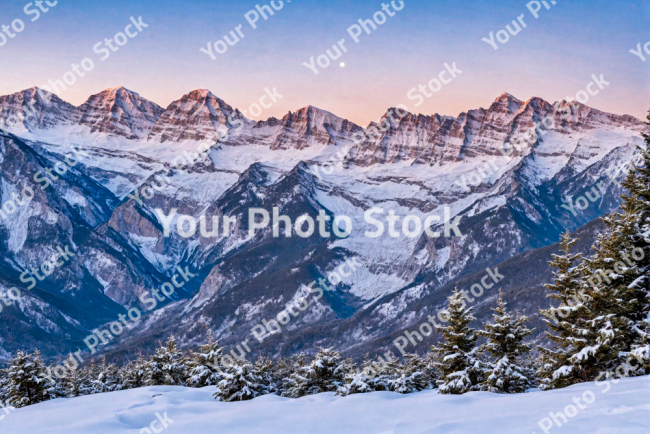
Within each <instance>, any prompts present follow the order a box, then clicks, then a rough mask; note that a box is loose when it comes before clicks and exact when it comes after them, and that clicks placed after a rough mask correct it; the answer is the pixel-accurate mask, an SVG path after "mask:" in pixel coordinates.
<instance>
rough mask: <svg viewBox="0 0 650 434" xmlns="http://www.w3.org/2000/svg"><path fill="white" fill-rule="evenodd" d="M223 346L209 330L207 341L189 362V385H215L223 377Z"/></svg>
mask: <svg viewBox="0 0 650 434" xmlns="http://www.w3.org/2000/svg"><path fill="white" fill-rule="evenodd" d="M222 354H223V348H220V347H219V342H217V341H215V340H214V338H213V336H212V331H211V330H209V329H208V330H207V343H206V344H205V345H203V346H202V347H201V348H199V351H198V352H196V353H192V354H191V355H190V357H189V360H188V362H187V367H188V378H187V385H188V386H190V387H204V386H214V385H216V384H217V383H219V381H221V380H222V379H223V376H222V375H221V373H220V371H222V368H221V367H220V365H221V356H222Z"/></svg>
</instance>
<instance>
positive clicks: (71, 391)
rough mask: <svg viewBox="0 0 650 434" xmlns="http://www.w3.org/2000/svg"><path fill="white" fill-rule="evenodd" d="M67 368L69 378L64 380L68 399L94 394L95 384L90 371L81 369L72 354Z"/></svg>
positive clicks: (69, 356)
mask: <svg viewBox="0 0 650 434" xmlns="http://www.w3.org/2000/svg"><path fill="white" fill-rule="evenodd" d="M66 367H67V368H68V376H67V377H65V378H64V379H63V387H64V389H65V394H66V396H67V397H69V398H74V397H76V396H83V395H90V394H91V393H93V382H92V378H91V377H90V375H89V372H88V370H87V369H86V368H80V367H79V363H77V361H76V360H75V359H74V356H73V355H72V354H69V355H68V361H67V363H66Z"/></svg>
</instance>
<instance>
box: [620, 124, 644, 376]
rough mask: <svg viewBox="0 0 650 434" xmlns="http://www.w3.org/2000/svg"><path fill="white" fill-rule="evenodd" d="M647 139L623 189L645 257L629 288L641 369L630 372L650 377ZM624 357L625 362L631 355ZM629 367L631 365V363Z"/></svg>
mask: <svg viewBox="0 0 650 434" xmlns="http://www.w3.org/2000/svg"><path fill="white" fill-rule="evenodd" d="M648 125H649V126H650V114H648ZM643 138H644V139H645V149H643V150H641V152H642V163H641V164H639V166H638V167H636V168H635V170H634V172H633V173H631V174H630V177H629V179H626V181H625V184H623V186H624V187H626V188H627V189H628V191H629V196H628V197H629V199H627V201H628V203H629V206H630V208H631V210H632V212H633V213H634V214H635V215H636V217H637V225H638V230H637V232H636V233H634V234H632V237H631V238H632V240H631V241H632V243H634V245H635V248H640V249H642V250H643V251H644V254H645V256H644V257H643V258H642V259H639V260H636V258H635V262H636V268H637V271H638V273H639V274H640V275H639V277H638V278H637V279H636V280H635V281H634V282H633V283H631V284H630V285H629V286H628V288H627V289H628V290H633V291H635V292H637V294H638V297H639V300H638V303H635V304H633V305H632V307H633V309H632V315H631V318H632V320H633V321H634V324H635V325H634V326H633V331H634V332H635V333H636V335H635V337H634V339H633V342H632V347H631V351H630V352H629V353H630V356H632V357H634V358H635V359H636V361H637V364H638V365H639V366H638V367H636V368H635V367H633V366H631V367H630V368H631V369H634V370H635V373H636V374H646V375H648V374H650V251H649V247H650V134H643ZM625 200H626V199H624V201H625ZM628 203H626V204H628ZM637 257H638V256H637ZM644 294H645V297H644ZM621 356H622V357H621V358H623V357H626V356H627V355H626V354H622V355H621ZM626 364H627V365H630V363H627V359H626Z"/></svg>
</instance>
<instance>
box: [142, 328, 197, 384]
mask: <svg viewBox="0 0 650 434" xmlns="http://www.w3.org/2000/svg"><path fill="white" fill-rule="evenodd" d="M186 369H187V367H186V366H185V357H184V356H183V353H182V351H181V350H180V349H179V348H178V347H177V346H176V338H174V336H170V337H169V338H168V339H167V344H166V345H165V346H161V347H159V348H157V349H156V354H154V355H153V357H152V358H151V361H150V362H149V363H148V364H147V367H146V372H147V374H146V378H145V385H147V386H184V385H185V378H186Z"/></svg>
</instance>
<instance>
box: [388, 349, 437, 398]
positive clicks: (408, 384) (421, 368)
mask: <svg viewBox="0 0 650 434" xmlns="http://www.w3.org/2000/svg"><path fill="white" fill-rule="evenodd" d="M404 359H405V360H404V364H403V365H402V369H400V371H399V375H398V376H397V378H395V379H394V380H393V381H392V386H391V390H393V391H395V392H397V393H414V392H419V391H421V390H424V389H426V388H427V387H428V386H429V379H428V378H427V365H426V363H425V361H424V360H422V358H420V356H418V355H417V354H406V355H404Z"/></svg>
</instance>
